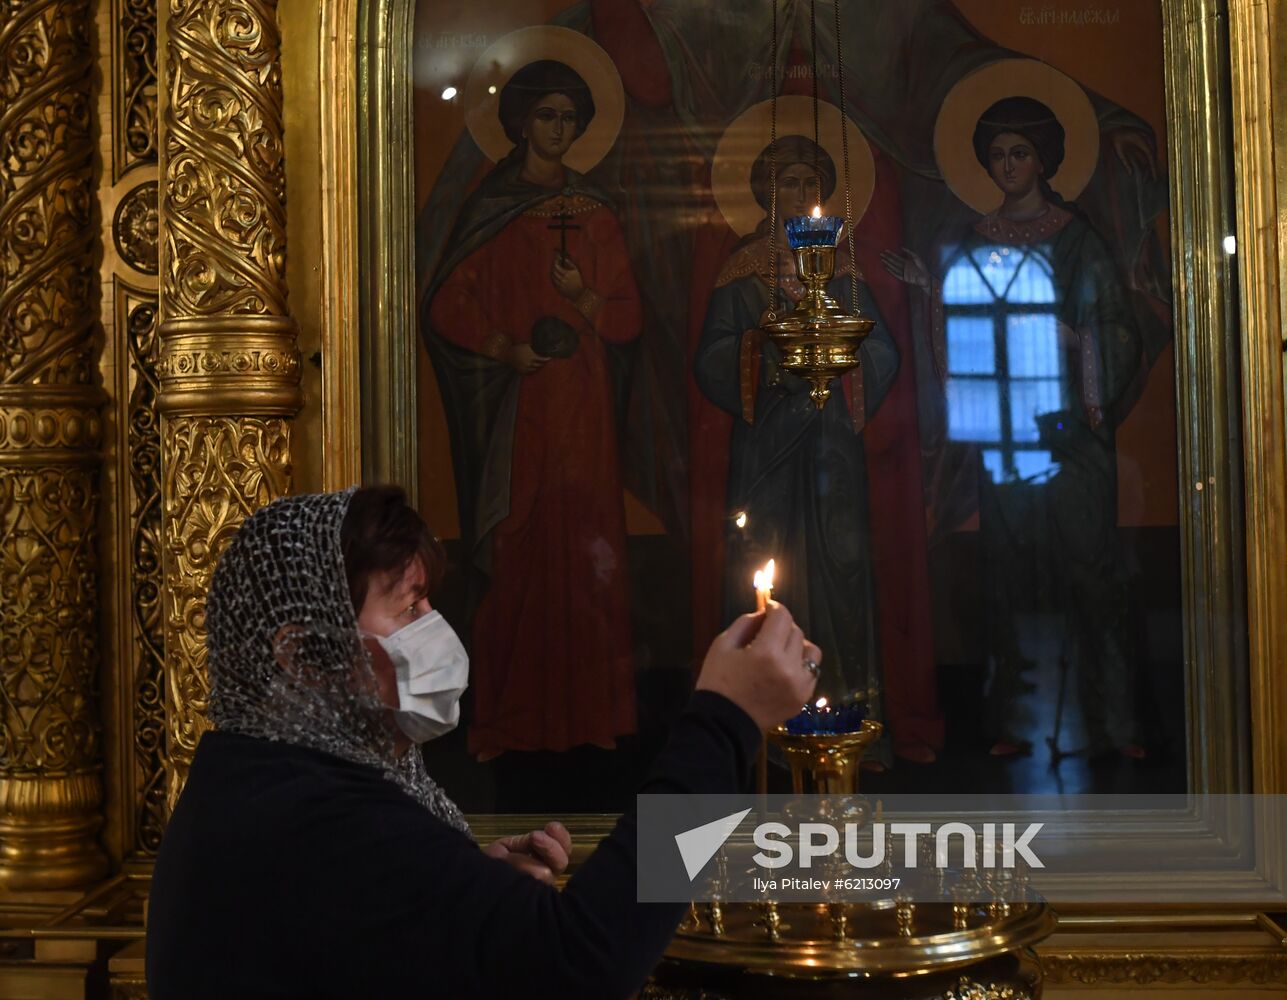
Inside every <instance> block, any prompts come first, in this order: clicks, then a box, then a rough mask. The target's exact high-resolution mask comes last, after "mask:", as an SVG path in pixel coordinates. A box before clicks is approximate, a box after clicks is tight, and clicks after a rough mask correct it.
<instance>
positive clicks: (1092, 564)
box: [882, 97, 1143, 757]
mask: <svg viewBox="0 0 1287 1000" xmlns="http://www.w3.org/2000/svg"><path fill="white" fill-rule="evenodd" d="M1064 138H1065V135H1064V127H1063V125H1062V124H1061V123H1060V122H1059V119H1058V118H1057V117H1056V115H1055V113H1054V112H1053V111H1052V110H1051V109H1050V108H1049V107H1048V106H1047V105H1045V104H1043V103H1042V102H1041V101H1038V100H1035V99H1033V98H1030V97H1008V98H1004V99H1002V100H1000V101H997V102H996V103H995V104H993V105H992V106H991V107H989V108H988V109H987V110H986V111H984V112H983V114H982V115H981V116H980V117H979V120H978V123H977V124H976V127H975V130H974V136H973V146H974V154H975V156H976V157H977V158H978V161H979V163H980V164H981V165H982V166H983V168H984V169H985V170H987V171H988V173H989V175H990V176H991V177H992V180H993V182H994V183H995V184H996V185H997V187H998V188H1000V189H1001V191H1002V193H1003V195H1004V198H1003V200H1002V203H1001V206H1000V207H999V208H998V209H997V210H996V211H994V212H992V213H990V214H988V215H986V216H984V217H983V218H982V219H980V220H979V221H978V222H977V223H975V224H974V226H973V227H972V228H971V229H970V231H969V232H968V233H967V234H966V236H965V238H964V239H963V240H962V242H961V244H960V246H959V247H958V248H956V249H955V250H954V251H952V252H949V253H947V254H945V256H944V266H943V268H942V272H941V275H936V274H934V273H932V272H931V269H930V268H928V267H927V266H926V265H925V263H924V262H923V261H922V260H921V259H920V258H919V257H917V256H916V255H915V254H913V253H911V252H909V251H904V252H902V253H888V254H884V255H882V256H883V258H884V262H885V266H886V268H887V269H888V270H890V272H891V273H893V274H895V275H896V276H898V277H899V278H901V279H902V280H904V281H906V282H908V283H909V284H910V285H913V286H914V287H916V288H919V289H920V290H921V291H922V292H924V293H925V294H927V295H928V296H929V298H930V309H929V313H930V316H931V317H932V324H933V329H932V331H931V338H932V342H933V344H934V355H935V359H936V366H937V368H938V370H939V374H940V377H941V378H943V379H944V384H945V390H944V391H945V393H946V400H947V410H948V414H949V418H948V419H949V428H948V434H949V436H950V437H952V438H953V439H955V440H967V441H968V440H971V439H973V440H975V441H978V442H979V445H978V447H979V450H980V457H981V466H982V468H981V469H980V470H979V473H978V476H979V485H978V493H977V501H976V502H977V508H976V509H978V511H979V533H980V542H981V544H982V548H983V557H984V571H985V574H986V584H985V587H984V592H985V594H986V598H985V600H986V603H987V608H988V647H989V653H990V656H991V658H992V662H993V677H992V684H991V689H990V691H989V700H988V710H987V720H986V727H987V730H988V735H989V737H990V739H991V740H992V741H993V746H992V752H993V754H995V755H998V756H1005V755H1009V754H1014V753H1017V752H1020V751H1022V750H1025V749H1026V748H1027V741H1025V740H1024V739H1023V738H1022V735H1021V732H1022V729H1023V722H1024V718H1023V716H1024V713H1023V711H1022V705H1021V700H1022V696H1023V695H1024V694H1026V693H1029V692H1031V691H1032V690H1033V688H1032V685H1031V684H1030V683H1029V682H1028V681H1026V680H1025V679H1024V677H1023V674H1024V673H1025V672H1026V671H1028V670H1030V669H1031V668H1032V667H1033V666H1034V663H1033V661H1032V660H1031V659H1029V658H1028V657H1027V656H1025V655H1024V653H1023V652H1022V650H1021V648H1020V642H1019V619H1020V617H1021V616H1026V615H1034V616H1038V617H1040V616H1043V615H1048V616H1054V617H1056V618H1058V617H1061V618H1062V619H1063V622H1064V628H1063V632H1062V636H1061V642H1060V651H1059V656H1060V658H1061V660H1062V667H1061V669H1063V670H1067V671H1068V672H1070V673H1071V674H1072V675H1073V676H1075V677H1076V678H1077V682H1078V686H1079V690H1080V695H1081V697H1080V702H1081V708H1082V714H1083V717H1084V719H1085V723H1086V730H1087V733H1086V736H1087V745H1088V749H1089V750H1090V752H1091V753H1092V754H1098V753H1103V752H1112V751H1118V750H1120V751H1121V752H1122V753H1124V754H1126V755H1127V756H1132V757H1137V756H1142V755H1143V750H1142V749H1141V748H1140V747H1139V746H1138V745H1137V743H1136V740H1137V733H1136V726H1137V722H1136V719H1135V714H1134V708H1133V676H1132V656H1131V653H1130V641H1129V627H1128V625H1129V623H1128V620H1127V619H1128V614H1129V603H1128V594H1127V587H1126V583H1127V578H1128V572H1129V565H1128V564H1129V560H1128V558H1126V557H1125V556H1124V554H1123V553H1122V551H1121V547H1120V545H1121V543H1120V540H1119V537H1118V532H1117V449H1116V443H1115V436H1116V428H1117V425H1118V424H1119V423H1120V421H1121V419H1122V418H1123V417H1124V416H1125V413H1126V408H1127V405H1128V400H1129V395H1128V389H1129V388H1130V386H1131V383H1132V380H1133V379H1134V378H1135V376H1136V374H1137V372H1138V370H1139V363H1140V359H1141V343H1140V335H1139V331H1138V327H1137V324H1136V321H1135V314H1134V312H1133V311H1132V309H1131V303H1130V300H1129V297H1128V295H1127V292H1126V288H1125V286H1124V284H1123V282H1122V280H1121V276H1120V273H1119V269H1118V266H1117V262H1116V261H1115V260H1114V258H1113V254H1112V252H1111V251H1110V250H1109V248H1108V246H1107V245H1106V244H1105V243H1104V241H1103V239H1101V238H1100V236H1099V234H1098V233H1096V232H1095V230H1094V228H1093V227H1092V226H1091V224H1090V223H1089V221H1088V220H1087V219H1086V217H1085V216H1084V215H1083V214H1082V213H1081V212H1080V211H1079V210H1078V209H1077V207H1076V206H1075V205H1073V204H1071V203H1068V202H1066V201H1064V199H1063V198H1062V197H1060V195H1059V194H1058V193H1057V192H1056V191H1055V190H1054V189H1053V188H1052V187H1051V186H1050V182H1051V179H1052V178H1054V177H1055V175H1056V174H1057V172H1058V170H1059V167H1060V165H1061V164H1062V163H1063V159H1064ZM954 337H955V338H956V339H954ZM979 338H982V339H979ZM998 359H1004V360H1003V361H999V360H998ZM981 394H982V395H981ZM980 421H982V422H981V423H980ZM954 423H955V426H954ZM981 428H982V430H981ZM963 506H964V507H969V506H973V504H972V503H971V501H970V500H966V501H965V503H964V504H963ZM1061 683H1062V682H1061Z"/></svg>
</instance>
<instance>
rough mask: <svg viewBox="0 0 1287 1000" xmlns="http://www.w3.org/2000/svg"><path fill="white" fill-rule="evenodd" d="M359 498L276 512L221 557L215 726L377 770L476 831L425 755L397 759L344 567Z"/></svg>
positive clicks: (301, 500)
mask: <svg viewBox="0 0 1287 1000" xmlns="http://www.w3.org/2000/svg"><path fill="white" fill-rule="evenodd" d="M353 493H354V490H353V489H348V490H343V491H341V492H338V493H315V494H310V495H305V496H293V497H287V498H285V499H282V500H277V501H275V502H274V503H271V504H268V505H267V506H266V507H263V508H261V509H260V510H258V511H256V512H255V513H254V514H253V515H252V516H251V517H250V518H249V519H248V520H247V521H246V522H245V523H244V524H243V525H242V526H241V528H240V530H239V531H238V532H237V534H236V536H235V537H234V538H233V540H232V542H231V543H230V544H229V546H228V548H227V550H226V551H225V552H224V554H223V556H222V557H221V558H220V560H219V565H218V567H217V568H216V569H215V573H214V579H213V580H212V581H211V584H210V595H209V598H208V601H207V604H206V628H207V633H208V637H207V640H206V645H207V648H208V650H209V653H210V719H211V721H212V722H213V723H214V724H215V726H216V727H218V728H219V729H226V730H228V731H230V732H235V733H242V734H244V735H246V736H256V737H259V738H261V739H268V740H275V741H278V742H281V743H292V744H294V745H296V746H301V747H307V748H309V749H311V750H320V751H322V752H323V753H328V754H331V755H332V756H335V757H341V758H343V759H344V760H349V761H353V762H354V763H358V764H365V765H367V766H369V767H374V768H376V769H377V770H379V771H381V772H382V773H383V774H384V776H385V777H386V778H387V779H388V780H390V781H392V782H394V783H395V784H397V785H398V786H400V787H401V788H402V790H403V791H405V792H406V793H407V794H408V795H410V796H411V797H412V798H413V799H415V800H416V801H418V802H420V803H421V804H422V805H423V806H424V807H425V808H426V809H428V810H429V811H430V812H431V813H433V815H434V816H436V817H438V818H439V819H440V820H442V821H443V822H444V823H447V824H448V825H450V826H453V827H455V828H456V829H457V830H460V831H461V832H463V833H466V834H468V833H469V825H468V824H467V823H466V822H465V818H464V816H463V815H462V814H461V812H460V809H459V808H458V807H457V806H456V804H455V803H454V802H452V800H451V799H450V798H449V797H448V796H447V793H446V792H444V791H443V790H442V789H441V788H439V787H438V785H437V783H436V782H434V780H433V779H432V778H430V777H429V775H428V773H427V772H426V771H425V766H424V759H423V758H422V756H421V754H420V752H419V749H418V748H416V747H412V748H411V749H409V750H408V751H407V752H406V753H403V754H402V755H401V756H399V755H398V754H397V753H396V752H395V749H394V747H395V743H394V734H395V732H396V730H395V726H394V722H393V719H392V713H390V712H389V710H388V708H387V707H385V706H384V705H383V704H381V702H380V699H379V697H378V695H377V692H376V683H375V673H374V671H373V670H372V668H371V657H370V654H369V653H368V652H367V650H366V647H365V646H364V645H363V643H362V641H361V639H360V638H359V636H358V625H357V613H356V612H355V610H354V608H353V602H352V600H351V598H350V597H349V588H348V578H347V575H346V573H345V568H344V553H343V549H342V547H341V542H340V528H341V527H342V525H343V523H344V515H345V514H346V513H347V512H348V508H349V500H350V499H351V498H352V496H353ZM283 663H284V664H286V666H283V665H282V664H283Z"/></svg>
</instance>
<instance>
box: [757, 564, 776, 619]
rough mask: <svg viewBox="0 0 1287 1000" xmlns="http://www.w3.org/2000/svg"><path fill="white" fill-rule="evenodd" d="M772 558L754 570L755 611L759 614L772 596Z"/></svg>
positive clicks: (766, 606)
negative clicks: (762, 566) (760, 567)
mask: <svg viewBox="0 0 1287 1000" xmlns="http://www.w3.org/2000/svg"><path fill="white" fill-rule="evenodd" d="M773 569H774V567H773V560H772V559H770V560H769V561H768V562H766V563H765V564H764V568H763V569H757V570H756V571H755V580H754V582H755V613H756V614H760V613H761V612H763V611H764V610H765V609H766V608H768V606H769V598H770V597H772V596H773Z"/></svg>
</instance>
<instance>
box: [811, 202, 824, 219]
mask: <svg viewBox="0 0 1287 1000" xmlns="http://www.w3.org/2000/svg"><path fill="white" fill-rule="evenodd" d="M811 214H812V215H813V217H814V218H815V219H821V218H822V206H821V205H814V206H813V212H812V213H811Z"/></svg>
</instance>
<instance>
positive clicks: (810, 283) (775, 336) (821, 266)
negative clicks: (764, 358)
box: [764, 229, 876, 409]
mask: <svg viewBox="0 0 1287 1000" xmlns="http://www.w3.org/2000/svg"><path fill="white" fill-rule="evenodd" d="M841 231H842V229H838V230H837V231H836V233H835V235H834V236H833V237H832V239H833V240H835V241H836V242H838V241H839V238H840V232H841ZM792 252H793V253H794V254H795V267H796V272H797V273H798V274H799V277H800V281H801V283H802V284H803V285H804V296H803V297H802V298H801V299H800V301H799V302H798V303H796V307H795V309H793V310H792V311H791V312H790V313H789V314H788V315H786V316H784V317H782V318H781V319H773V320H770V321H769V322H767V323H765V324H764V330H765V332H766V333H767V334H768V335H769V339H771V340H772V341H773V343H774V344H776V345H777V347H778V350H780V351H781V352H782V362H781V364H782V367H783V368H784V369H786V370H787V371H789V372H792V373H794V374H796V375H799V376H800V377H801V378H803V379H806V380H807V381H808V382H809V385H810V390H809V397H810V398H811V399H812V400H813V404H814V406H816V407H817V408H818V409H822V408H823V406H825V405H826V402H827V398H828V397H829V396H830V395H831V381H832V379H835V378H837V377H839V376H841V375H844V374H845V373H846V372H849V371H852V370H853V369H854V368H857V367H858V364H859V361H858V350H859V348H860V347H862V342H863V340H864V339H865V338H866V337H867V335H868V334H869V333H871V330H872V327H874V326H875V325H876V321H875V320H873V319H870V318H868V317H867V316H863V315H862V314H861V313H859V314H857V315H853V314H850V313H847V312H845V310H844V308H843V307H842V306H841V305H840V303H839V302H837V301H836V300H835V299H833V298H832V297H831V296H830V295H828V294H827V283H828V282H830V281H831V279H832V277H833V276H834V275H835V273H836V244H835V242H832V243H831V245H826V244H821V245H806V246H797V247H794V248H793V251H792ZM856 307H857V304H856V303H855V308H856Z"/></svg>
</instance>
